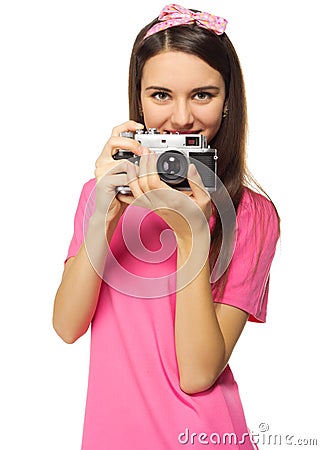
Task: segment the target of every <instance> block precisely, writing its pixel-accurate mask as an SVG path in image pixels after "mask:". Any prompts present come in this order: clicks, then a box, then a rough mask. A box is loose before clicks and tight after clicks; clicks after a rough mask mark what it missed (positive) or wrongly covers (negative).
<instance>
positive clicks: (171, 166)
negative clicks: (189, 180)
mask: <svg viewBox="0 0 321 450" xmlns="http://www.w3.org/2000/svg"><path fill="white" fill-rule="evenodd" d="M187 170H188V160H187V158H186V156H185V155H184V154H183V153H181V152H179V151H177V150H169V151H166V152H164V153H161V154H160V155H159V157H158V159H157V172H158V173H159V176H160V178H161V180H163V181H165V183H167V184H169V185H176V184H179V183H181V182H182V181H184V180H185V178H186V176H187Z"/></svg>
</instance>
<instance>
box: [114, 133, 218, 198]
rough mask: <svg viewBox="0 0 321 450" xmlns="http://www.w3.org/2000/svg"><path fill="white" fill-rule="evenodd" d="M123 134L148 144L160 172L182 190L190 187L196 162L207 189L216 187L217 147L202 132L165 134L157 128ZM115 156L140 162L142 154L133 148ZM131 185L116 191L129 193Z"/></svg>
mask: <svg viewBox="0 0 321 450" xmlns="http://www.w3.org/2000/svg"><path fill="white" fill-rule="evenodd" d="M120 136H122V137H128V138H132V139H136V140H137V141H138V142H140V144H141V145H142V146H144V147H148V148H149V149H150V150H152V151H153V152H155V153H156V154H157V155H158V157H157V162H156V164H157V172H158V174H159V176H160V178H161V180H163V181H164V182H165V183H167V184H168V185H169V186H171V187H173V188H175V189H178V190H190V186H189V183H188V180H187V170H188V165H189V164H190V163H193V164H194V165H195V167H196V169H197V171H198V173H199V174H200V176H201V178H202V181H203V184H204V186H205V188H207V189H208V190H210V191H211V190H212V191H213V190H216V168H217V159H218V156H217V150H216V149H213V148H210V147H209V146H208V145H207V140H206V137H205V136H203V135H201V134H178V133H177V134H161V133H159V132H158V131H157V130H156V129H154V128H150V129H148V130H147V131H143V130H139V131H137V132H136V133H132V132H123V133H120ZM113 158H114V159H116V160H119V159H129V160H130V161H132V162H133V163H134V164H137V165H138V164H139V159H140V157H139V156H137V155H134V153H132V152H131V151H129V150H119V151H118V152H117V153H116V154H115V155H114V156H113ZM130 192H131V191H130V188H129V187H128V186H118V187H117V188H116V193H121V194H129V193H130Z"/></svg>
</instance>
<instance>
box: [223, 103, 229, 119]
mask: <svg viewBox="0 0 321 450" xmlns="http://www.w3.org/2000/svg"><path fill="white" fill-rule="evenodd" d="M228 112H229V109H228V103H227V102H225V104H224V108H223V119H225V117H227V116H228Z"/></svg>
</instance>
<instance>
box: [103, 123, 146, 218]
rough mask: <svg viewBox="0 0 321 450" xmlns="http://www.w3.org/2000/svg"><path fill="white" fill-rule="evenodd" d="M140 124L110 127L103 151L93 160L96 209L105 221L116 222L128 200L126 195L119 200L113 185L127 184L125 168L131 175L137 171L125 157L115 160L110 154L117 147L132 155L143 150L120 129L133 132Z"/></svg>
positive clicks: (140, 128)
mask: <svg viewBox="0 0 321 450" xmlns="http://www.w3.org/2000/svg"><path fill="white" fill-rule="evenodd" d="M143 128H144V125H142V124H140V123H138V122H135V121H133V120H130V121H127V122H125V123H123V124H121V125H118V126H116V127H115V128H113V130H112V134H111V137H110V138H109V139H108V141H107V143H106V145H105V147H104V148H103V151H102V152H101V154H100V156H99V158H98V159H97V161H96V170H95V178H96V210H95V213H96V214H99V215H100V214H103V215H104V216H106V222H107V224H108V223H109V224H111V223H112V222H118V220H119V218H120V217H121V215H122V214H123V212H124V210H125V208H126V207H127V206H128V203H129V201H128V199H127V202H126V203H124V202H122V201H121V196H120V195H119V196H116V195H115V188H116V187H117V186H124V185H127V184H128V176H129V175H128V172H130V174H131V176H133V174H135V173H136V166H135V165H134V164H133V163H132V162H130V161H128V160H126V159H121V160H114V159H113V155H115V154H116V153H117V152H118V150H119V149H123V150H129V151H131V152H132V153H134V154H135V155H141V154H142V148H141V145H140V143H139V142H138V141H136V140H135V139H131V138H127V137H121V136H120V133H122V132H124V131H132V132H136V131H137V130H142V129H143Z"/></svg>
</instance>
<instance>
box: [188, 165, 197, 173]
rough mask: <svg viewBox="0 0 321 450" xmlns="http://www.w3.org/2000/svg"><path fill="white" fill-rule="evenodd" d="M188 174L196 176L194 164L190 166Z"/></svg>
mask: <svg viewBox="0 0 321 450" xmlns="http://www.w3.org/2000/svg"><path fill="white" fill-rule="evenodd" d="M189 167H190V169H189V170H190V174H191V175H196V174H197V170H196V167H195V165H194V164H190V166H189Z"/></svg>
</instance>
